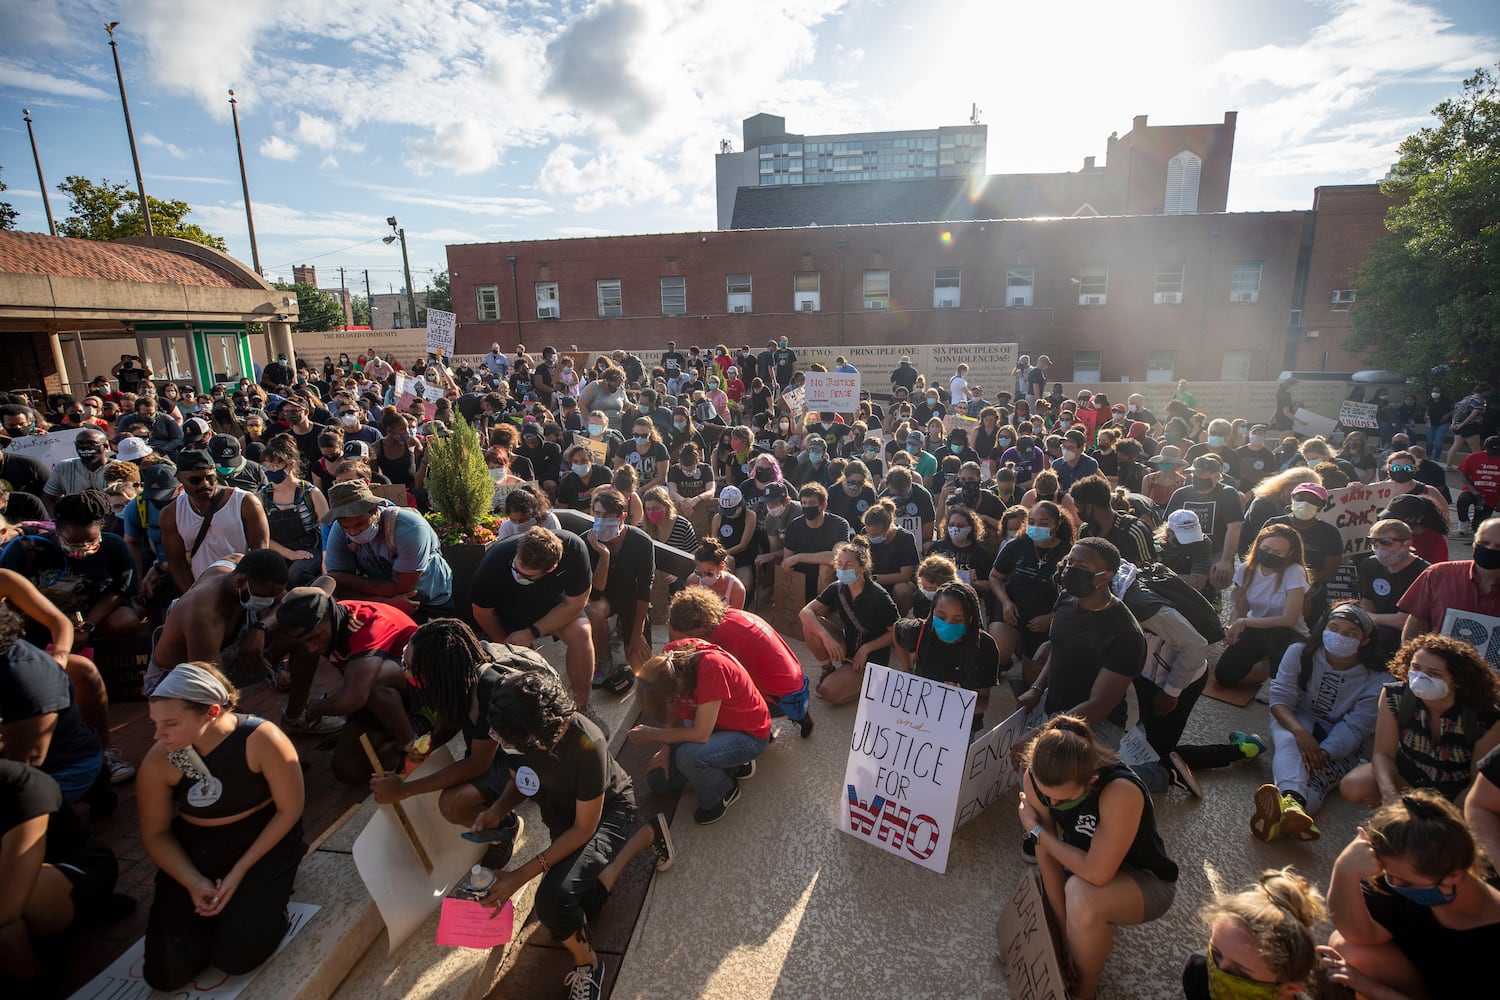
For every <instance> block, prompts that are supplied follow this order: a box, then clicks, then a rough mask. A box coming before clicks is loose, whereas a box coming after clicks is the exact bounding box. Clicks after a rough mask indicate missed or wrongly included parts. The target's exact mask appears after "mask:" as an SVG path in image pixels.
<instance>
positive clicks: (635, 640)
mask: <svg viewBox="0 0 1500 1000" xmlns="http://www.w3.org/2000/svg"><path fill="white" fill-rule="evenodd" d="M591 510H592V511H593V514H594V527H593V529H592V530H590V531H589V532H588V533H586V534H585V535H584V536H583V540H584V541H585V542H587V543H588V546H589V561H590V563H592V565H593V570H594V575H593V579H592V581H591V584H592V589H591V594H590V599H589V603H588V604H587V605H586V606H585V609H584V610H585V612H586V613H587V615H588V621H589V631H590V632H591V633H592V635H593V639H594V678H593V686H594V687H596V688H599V687H608V688H609V689H610V691H612V692H613V693H615V694H624V693H625V692H626V691H628V690H630V683H631V676H632V674H631V671H632V670H637V669H640V667H641V665H642V664H643V663H645V662H646V661H647V660H648V659H650V658H651V636H650V635H649V634H648V632H647V629H648V628H649V617H650V611H651V586H652V584H653V583H654V582H655V579H656V546H655V545H654V544H653V543H652V541H651V537H650V536H649V535H647V534H646V533H645V532H644V531H642V530H641V529H640V528H637V527H636V526H635V525H633V524H627V523H626V515H627V513H628V511H629V503H628V501H627V500H626V496H625V494H623V493H621V492H620V491H619V490H617V489H615V488H614V487H613V486H605V487H601V488H600V489H597V490H595V491H594V498H593V501H592V507H591ZM611 616H614V617H616V618H618V619H619V622H620V634H621V637H622V639H623V641H624V644H625V659H626V660H627V661H628V663H629V667H628V668H627V667H626V666H624V665H621V666H620V667H618V668H617V667H614V666H613V663H612V661H611V658H610V652H609V619H610V617H611Z"/></svg>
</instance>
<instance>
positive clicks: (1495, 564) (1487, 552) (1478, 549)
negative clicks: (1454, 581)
mask: <svg viewBox="0 0 1500 1000" xmlns="http://www.w3.org/2000/svg"><path fill="white" fill-rule="evenodd" d="M1474 565H1475V566H1478V567H1479V568H1480V569H1500V549H1486V548H1483V547H1482V546H1479V545H1476V546H1474Z"/></svg>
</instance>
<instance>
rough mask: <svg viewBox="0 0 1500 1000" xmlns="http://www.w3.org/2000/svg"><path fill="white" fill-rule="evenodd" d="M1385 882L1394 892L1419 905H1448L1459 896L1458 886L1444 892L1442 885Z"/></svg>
mask: <svg viewBox="0 0 1500 1000" xmlns="http://www.w3.org/2000/svg"><path fill="white" fill-rule="evenodd" d="M1385 884H1386V885H1388V886H1390V888H1391V891H1392V892H1395V893H1397V894H1399V895H1402V896H1405V897H1406V898H1407V899H1409V900H1411V901H1412V902H1413V903H1416V904H1417V905H1418V906H1429V907H1430V906H1447V905H1448V904H1449V903H1451V902H1453V901H1454V900H1455V899H1457V898H1458V887H1457V886H1454V887H1453V890H1452V891H1451V892H1444V891H1443V887H1442V886H1440V885H1420V886H1411V885H1391V883H1390V881H1389V880H1387V881H1386V883H1385Z"/></svg>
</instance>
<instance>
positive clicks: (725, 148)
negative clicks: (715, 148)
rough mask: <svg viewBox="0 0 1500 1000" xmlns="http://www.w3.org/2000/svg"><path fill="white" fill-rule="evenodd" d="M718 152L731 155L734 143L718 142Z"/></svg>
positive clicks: (724, 140)
mask: <svg viewBox="0 0 1500 1000" xmlns="http://www.w3.org/2000/svg"><path fill="white" fill-rule="evenodd" d="M719 152H721V153H732V152H734V143H732V142H730V141H729V140H728V139H720V140H719Z"/></svg>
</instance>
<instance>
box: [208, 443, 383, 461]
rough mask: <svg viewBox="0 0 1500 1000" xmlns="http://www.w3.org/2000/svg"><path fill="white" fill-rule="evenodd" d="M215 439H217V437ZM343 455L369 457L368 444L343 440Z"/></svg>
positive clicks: (346, 456) (347, 456)
mask: <svg viewBox="0 0 1500 1000" xmlns="http://www.w3.org/2000/svg"><path fill="white" fill-rule="evenodd" d="M215 440H217V438H216V439H215ZM344 457H345V458H369V457H370V446H369V445H367V444H365V443H364V442H363V441H345V442H344Z"/></svg>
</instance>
